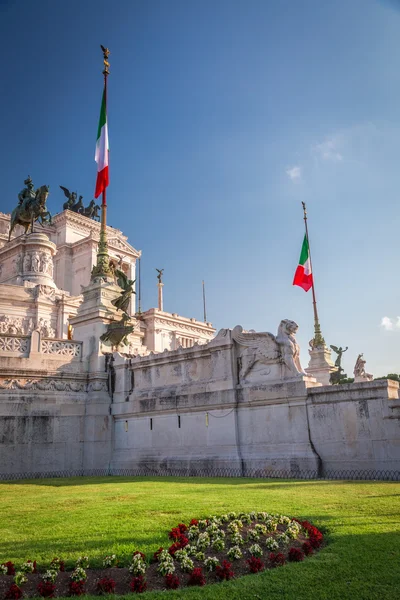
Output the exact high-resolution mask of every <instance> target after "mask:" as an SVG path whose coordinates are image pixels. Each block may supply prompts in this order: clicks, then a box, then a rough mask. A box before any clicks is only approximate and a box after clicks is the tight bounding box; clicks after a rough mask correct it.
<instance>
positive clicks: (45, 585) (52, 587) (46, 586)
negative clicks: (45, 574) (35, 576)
mask: <svg viewBox="0 0 400 600" xmlns="http://www.w3.org/2000/svg"><path fill="white" fill-rule="evenodd" d="M36 589H37V591H38V592H39V594H40V595H41V596H43V598H54V593H55V591H56V584H55V583H52V582H51V581H40V582H39V583H38V586H37V588H36Z"/></svg>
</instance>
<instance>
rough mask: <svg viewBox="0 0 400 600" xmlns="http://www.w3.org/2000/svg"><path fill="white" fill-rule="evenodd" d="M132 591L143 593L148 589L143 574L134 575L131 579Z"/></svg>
mask: <svg viewBox="0 0 400 600" xmlns="http://www.w3.org/2000/svg"><path fill="white" fill-rule="evenodd" d="M130 587H131V591H132V592H134V593H135V594H142V593H143V592H145V591H146V588H147V583H146V580H145V579H144V577H143V575H139V577H134V578H133V579H132V581H131V586H130Z"/></svg>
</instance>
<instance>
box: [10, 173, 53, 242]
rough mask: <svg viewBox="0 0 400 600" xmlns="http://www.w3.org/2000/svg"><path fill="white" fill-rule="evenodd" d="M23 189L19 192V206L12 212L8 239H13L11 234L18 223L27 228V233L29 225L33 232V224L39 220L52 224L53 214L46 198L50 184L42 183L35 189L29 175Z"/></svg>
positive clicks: (41, 222)
mask: <svg viewBox="0 0 400 600" xmlns="http://www.w3.org/2000/svg"><path fill="white" fill-rule="evenodd" d="M24 184H25V186H26V187H24V189H23V190H21V191H20V193H19V194H18V206H17V207H16V208H14V210H13V211H12V213H11V222H10V231H9V234H8V241H10V239H11V234H12V232H13V230H14V228H15V226H16V225H22V227H24V228H25V233H27V232H28V229H29V226H30V227H31V231H32V232H33V224H34V223H35V221H39V222H40V224H41V225H42V226H43V223H48V224H49V225H51V214H50V212H49V211H48V210H47V207H46V200H47V196H48V195H49V186H48V185H42V186H41V187H40V188H38V189H37V190H35V188H34V185H33V182H32V179H31V178H30V177H29V176H28V178H27V179H25V181H24Z"/></svg>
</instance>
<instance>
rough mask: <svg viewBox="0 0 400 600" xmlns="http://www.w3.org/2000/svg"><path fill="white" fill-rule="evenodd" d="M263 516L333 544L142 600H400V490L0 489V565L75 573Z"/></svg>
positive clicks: (248, 484)
mask: <svg viewBox="0 0 400 600" xmlns="http://www.w3.org/2000/svg"><path fill="white" fill-rule="evenodd" d="M231 510H235V511H251V510H260V511H261V510H262V511H268V512H279V513H282V514H286V515H289V516H293V517H300V518H303V519H308V520H310V521H311V522H312V523H314V524H315V525H316V526H317V527H319V528H320V529H322V531H323V532H324V533H325V536H326V539H327V542H328V543H327V545H326V547H324V548H323V550H322V551H321V552H319V553H318V554H317V555H315V556H314V557H311V558H308V559H306V561H305V562H304V563H291V564H288V565H286V566H285V567H282V568H278V569H275V570H270V571H267V572H264V573H261V574H259V575H251V576H246V577H243V578H241V579H237V580H236V581H230V582H225V583H223V584H217V585H211V586H208V587H207V586H206V587H204V588H192V589H185V590H182V591H178V592H158V593H156V592H153V593H147V594H146V595H145V596H144V597H145V598H149V599H150V598H160V595H162V594H163V595H164V597H165V596H166V594H168V597H170V598H177V597H179V598H181V597H182V598H190V599H192V598H193V599H194V598H207V599H214V598H215V599H222V598H225V599H229V600H231V599H240V600H247V599H255V600H264V599H265V600H269V599H278V598H279V599H282V598H290V599H293V600H294V599H296V600H298V599H309V600H316V599H320V598H321V599H322V598H326V599H327V600H328V599H329V600H334V599H341V600H343V599H344V598H357V599H358V598H363V599H367V598H368V599H371V600H372V599H374V600H375V599H377V600H380V599H384V598H387V599H389V598H390V600H393V599H396V598H400V485H399V484H398V483H386V482H385V483H381V482H343V481H293V480H290V481H286V480H284V481H282V480H257V479H222V478H221V479H197V478H187V479H186V478H185V479H184V478H177V479H175V478H161V477H160V478H157V477H154V478H117V477H107V478H76V479H43V480H33V481H22V482H13V483H2V484H0V540H1V541H0V562H3V561H7V560H12V561H13V562H15V563H17V564H18V563H21V562H22V561H24V560H26V559H32V560H34V559H36V560H37V561H38V563H39V566H41V565H47V564H48V563H49V562H50V560H51V559H52V558H53V557H54V556H59V557H61V558H63V559H66V560H67V561H69V562H70V564H71V565H72V563H73V560H74V559H76V558H77V557H78V556H79V555H80V554H88V555H89V557H90V558H91V566H95V565H96V564H97V565H100V563H101V559H102V558H103V557H104V556H105V555H106V554H111V553H115V554H117V556H118V557H119V558H124V557H128V556H130V555H131V554H132V551H133V550H141V551H142V552H145V553H152V552H154V551H155V550H156V549H157V548H158V547H159V546H168V545H169V542H168V540H167V532H168V531H169V529H170V528H171V527H173V526H175V525H177V524H178V523H179V522H186V523H187V522H188V521H189V520H190V519H191V518H193V517H195V518H199V517H200V518H201V517H206V516H208V515H211V514H217V515H218V514H222V513H225V512H229V511H231Z"/></svg>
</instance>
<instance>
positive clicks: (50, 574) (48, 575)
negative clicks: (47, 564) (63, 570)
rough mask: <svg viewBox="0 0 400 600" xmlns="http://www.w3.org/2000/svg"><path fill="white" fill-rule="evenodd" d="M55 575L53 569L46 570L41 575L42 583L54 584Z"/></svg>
mask: <svg viewBox="0 0 400 600" xmlns="http://www.w3.org/2000/svg"><path fill="white" fill-rule="evenodd" d="M57 575H58V571H55V570H54V569H48V570H47V571H45V572H44V573H43V575H42V579H43V581H49V582H50V583H54V582H55V580H56V579H57Z"/></svg>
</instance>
